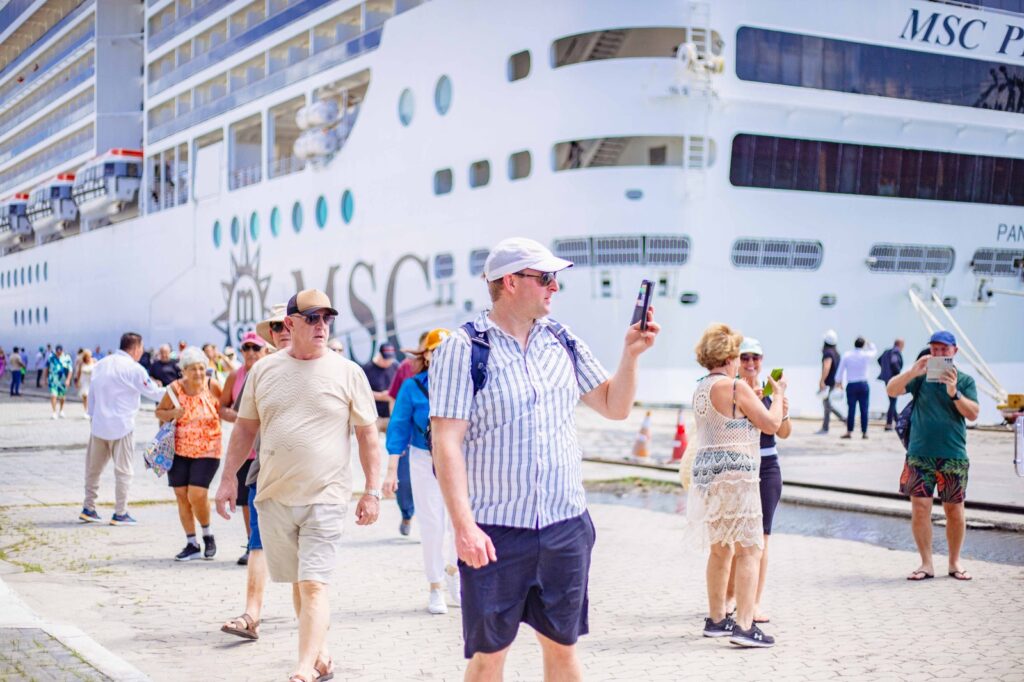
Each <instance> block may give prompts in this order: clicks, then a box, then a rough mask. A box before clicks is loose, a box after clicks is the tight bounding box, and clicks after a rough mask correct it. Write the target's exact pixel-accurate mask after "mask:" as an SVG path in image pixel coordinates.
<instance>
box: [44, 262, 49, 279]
mask: <svg viewBox="0 0 1024 682" xmlns="http://www.w3.org/2000/svg"><path fill="white" fill-rule="evenodd" d="M49 269H50V264H49V263H43V281H44V282H45V281H46V280H48V279H49V278H50V276H49V272H48V271H49Z"/></svg>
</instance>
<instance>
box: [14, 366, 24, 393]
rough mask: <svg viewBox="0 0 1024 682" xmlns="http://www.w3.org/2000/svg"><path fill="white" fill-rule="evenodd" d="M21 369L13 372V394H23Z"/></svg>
mask: <svg viewBox="0 0 1024 682" xmlns="http://www.w3.org/2000/svg"><path fill="white" fill-rule="evenodd" d="M21 378H22V376H21V370H20V369H18V370H15V371H13V372H11V395H21Z"/></svg>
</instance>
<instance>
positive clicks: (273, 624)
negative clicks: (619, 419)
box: [0, 403, 1024, 682]
mask: <svg viewBox="0 0 1024 682" xmlns="http://www.w3.org/2000/svg"><path fill="white" fill-rule="evenodd" d="M48 409H49V408H48V406H45V405H43V404H41V403H35V404H34V405H33V404H30V403H23V404H20V405H17V406H15V407H10V404H9V403H7V404H0V549H3V551H4V555H3V556H4V558H5V561H4V562H0V571H3V573H4V581H5V582H6V583H7V585H8V586H9V587H10V588H12V589H13V590H14V591H15V592H16V593H17V594H18V596H20V597H21V599H22V600H24V602H26V603H27V604H28V606H30V607H31V608H32V610H33V611H34V612H35V613H36V614H38V615H39V616H40V617H41V618H42V619H43V620H45V621H47V622H56V623H71V624H74V625H75V626H77V627H78V628H80V629H81V630H83V631H84V632H86V633H88V634H89V635H91V636H92V637H93V638H94V639H95V640H96V641H97V642H99V643H100V644H101V645H103V646H104V647H106V649H108V650H109V651H111V652H113V653H115V654H117V655H118V656H120V657H122V658H123V659H124V660H125V661H127V662H128V663H130V664H131V665H133V666H135V667H136V668H138V669H139V670H141V671H143V672H144V673H146V674H147V675H149V676H150V677H151V678H152V679H153V680H157V681H160V680H187V679H216V680H255V681H259V682H263V681H265V680H269V681H271V682H273V681H274V680H282V681H283V680H284V679H285V678H286V676H287V673H288V672H289V671H290V669H291V665H292V664H293V659H294V655H295V648H296V642H297V636H296V630H295V621H294V617H293V616H292V615H291V604H290V591H289V590H288V589H286V587H285V586H282V585H271V586H270V587H269V589H268V591H267V601H266V607H265V613H264V615H265V619H264V625H263V627H262V630H261V638H260V640H259V641H258V642H255V643H250V642H243V641H242V640H238V639H236V638H233V637H230V636H228V635H224V634H222V633H220V632H219V631H218V629H219V626H220V623H221V622H222V621H223V620H224V619H226V618H227V617H229V616H233V615H237V614H238V613H240V612H241V610H242V605H243V599H242V597H243V588H244V579H245V578H244V576H245V569H244V568H242V567H239V566H236V565H235V559H236V558H237V556H238V554H239V553H240V552H241V545H242V544H243V542H244V529H243V527H242V523H241V520H240V519H232V521H231V522H230V523H229V522H225V521H223V520H221V519H216V520H215V522H214V531H215V533H216V534H217V538H218V545H219V546H220V554H219V556H218V557H217V559H216V560H215V561H212V562H190V563H187V564H180V563H175V562H174V561H173V560H172V557H173V555H174V554H175V553H176V552H177V551H178V550H179V549H180V547H181V545H182V542H183V538H182V537H181V535H182V532H181V529H180V527H179V525H178V521H177V514H176V511H175V508H174V505H173V504H171V503H169V502H168V501H167V500H169V498H170V491H169V490H168V489H167V488H166V486H165V484H164V482H163V481H157V480H156V479H155V478H153V477H152V475H151V474H149V473H148V472H144V471H141V467H139V470H137V472H136V483H135V486H134V487H133V499H135V500H152V502H149V503H146V504H141V503H136V504H135V505H134V506H133V514H134V515H135V516H137V517H138V518H139V520H140V522H141V523H140V525H139V526H136V527H129V528H125V527H111V526H107V525H98V524H97V525H92V524H87V525H81V524H78V523H76V522H75V518H76V515H77V512H78V508H79V505H80V502H79V500H80V497H81V475H82V473H81V472H82V469H83V459H84V453H83V449H82V448H81V447H80V445H81V444H82V443H84V439H85V435H84V434H86V433H87V424H86V423H85V422H84V421H72V420H66V421H59V420H58V421H50V420H48V419H47V418H46V413H47V412H48ZM39 412H42V413H43V414H42V417H40V416H39V414H38V413H39ZM151 420H152V417H151V416H149V415H143V416H142V417H140V428H139V430H138V433H139V434H140V435H141V434H142V433H146V434H148V433H149V432H151V431H152V430H153V428H152V423H151ZM581 426H582V428H583V430H584V431H585V432H586V433H590V434H593V433H596V430H592V429H589V428H588V426H587V424H586V420H585V419H581ZM633 428H635V424H634V423H629V422H627V423H626V424H625V425H622V426H619V427H613V428H609V430H608V433H611V434H613V435H614V434H619V435H616V436H615V437H617V438H619V437H624V436H626V434H629V433H630V432H631V431H632V429H633ZM615 429H617V430H615ZM139 440H142V438H141V437H140V438H139ZM656 442H657V441H656ZM823 456H824V455H823ZM112 485H113V481H112V474H110V472H108V473H107V477H106V478H105V479H104V482H103V487H102V493H103V494H102V495H101V500H102V501H109V500H110V497H111V495H112ZM101 511H102V513H103V514H109V513H110V511H111V509H110V507H109V506H106V507H103V508H102V510H101ZM591 513H592V515H593V517H594V521H595V525H596V526H597V532H598V542H597V546H596V548H595V554H594V563H593V570H592V573H591V595H590V596H591V634H590V635H589V636H587V637H585V638H583V639H582V640H581V646H580V652H581V660H582V662H583V665H584V672H585V677H586V678H587V679H591V680H637V679H650V680H678V679H682V678H684V677H686V678H694V679H701V678H707V679H737V678H740V679H777V680H824V679H833V678H856V679H858V680H908V681H909V680H931V679H961V680H1024V663H1022V661H1024V638H1022V637H1019V636H1017V635H1016V630H1015V625H1014V624H1015V623H1016V622H1017V621H1018V620H1019V614H1020V613H1021V612H1022V610H1024V570H1022V569H1021V568H1020V567H1019V566H1008V565H1001V564H994V563H985V562H971V563H970V564H969V565H968V568H969V569H970V571H971V572H972V573H973V575H974V576H975V580H974V581H972V582H958V581H955V580H953V579H952V578H948V577H945V571H944V570H943V569H944V568H945V563H944V560H943V558H941V557H938V558H937V563H936V569H937V572H938V576H937V577H936V579H934V580H929V581H924V582H922V583H908V582H907V581H906V580H904V576H905V575H906V573H908V572H909V571H910V570H911V569H913V568H914V567H916V565H917V557H916V555H915V554H913V553H909V552H902V551H893V550H888V549H884V548H879V547H873V546H870V545H867V544H863V543H857V542H851V541H843V540H836V539H831V538H817V537H803V536H792V535H777V536H774V537H773V539H772V544H771V551H772V559H771V577H770V580H769V585H768V594H767V598H766V604H765V608H766V609H767V610H768V612H769V613H770V615H771V618H772V622H771V624H770V625H768V626H766V627H765V629H766V631H767V632H769V633H770V634H773V635H775V636H776V637H777V638H778V640H779V643H778V645H777V646H776V647H775V648H774V649H770V650H755V651H749V650H739V649H737V648H736V647H733V646H730V645H729V644H728V643H726V642H723V641H721V640H710V639H705V638H703V637H701V635H700V630H701V625H702V622H701V619H702V617H703V616H704V615H705V611H706V598H705V590H704V557H703V556H702V555H699V554H697V553H695V552H692V551H689V550H687V549H685V548H684V547H683V545H682V542H681V526H682V520H681V519H680V518H679V517H677V516H674V515H670V514H664V513H659V512H652V511H647V510H643V509H636V508H630V507H624V506H611V505H594V506H593V508H592V511H591ZM398 522H399V515H398V512H397V509H396V507H395V505H394V503H393V502H388V503H386V504H385V505H384V510H383V513H382V517H381V521H380V522H379V523H378V524H376V525H374V526H372V527H369V528H361V527H357V526H355V524H354V523H351V520H350V522H349V523H348V526H347V529H346V538H345V551H344V552H343V557H342V560H341V563H340V564H339V566H338V574H337V576H338V579H337V581H336V584H335V585H334V586H333V587H332V588H331V606H332V611H331V631H330V634H329V643H330V646H331V648H332V652H333V653H334V656H335V659H336V662H337V671H338V679H360V680H456V679H460V678H461V674H462V671H463V669H464V661H463V659H462V655H461V654H462V643H461V637H460V633H461V630H460V620H459V612H458V610H457V609H453V610H452V611H451V612H450V613H449V614H448V615H446V616H431V615H429V614H427V613H426V610H425V606H426V584H425V581H424V579H423V575H422V569H421V556H420V549H419V546H418V529H417V528H416V524H415V523H414V531H413V535H412V536H410V537H408V538H403V537H400V536H399V535H398V532H397V526H398ZM3 641H4V640H2V639H0V649H2V650H3V651H4V653H5V654H7V655H8V656H9V655H10V652H11V651H13V650H14V649H13V647H12V646H10V645H6V646H5V645H4V644H3ZM19 660H20V659H19ZM21 665H24V664H23V663H21ZM540 670H541V662H540V657H539V650H538V647H537V645H536V643H535V642H534V641H533V637H532V635H531V634H530V632H529V629H528V628H525V627H524V628H523V630H522V631H521V633H520V638H519V640H518V641H517V642H516V644H515V645H514V647H513V650H512V652H511V655H510V658H509V662H508V678H509V679H516V680H535V679H540ZM8 677H9V678H10V679H12V680H14V679H22V678H19V677H12V676H10V675H9V676H8ZM3 679H5V678H4V676H3V675H2V674H0V680H3ZM41 679H64V678H61V677H54V678H41ZM68 679H75V678H73V677H71V678H68Z"/></svg>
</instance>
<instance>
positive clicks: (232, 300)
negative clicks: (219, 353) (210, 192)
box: [213, 232, 270, 346]
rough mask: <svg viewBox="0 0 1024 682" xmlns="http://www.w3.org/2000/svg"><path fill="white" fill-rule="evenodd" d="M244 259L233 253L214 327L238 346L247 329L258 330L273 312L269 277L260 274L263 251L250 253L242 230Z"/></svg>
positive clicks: (226, 340) (226, 339)
mask: <svg viewBox="0 0 1024 682" xmlns="http://www.w3.org/2000/svg"><path fill="white" fill-rule="evenodd" d="M240 257H241V259H240V260H239V259H237V258H236V257H235V254H233V253H232V254H231V275H230V278H229V279H228V281H226V282H221V284H220V285H221V289H222V290H223V292H224V311H223V312H222V313H221V314H220V315H218V316H217V317H216V318H215V319H214V320H213V326H214V327H216V328H217V329H218V330H219V331H220V332H222V333H223V334H224V339H225V343H227V344H229V345H233V346H238V345H239V344H241V342H242V337H243V336H244V335H245V333H246V332H250V331H255V330H256V323H257V322H259V321H260V320H262V319H264V318H265V317H267V316H268V315H269V314H270V308H269V306H268V305H267V290H268V289H269V288H270V276H269V275H267V276H266V277H263V276H261V275H260V250H259V249H258V248H257V249H256V252H255V253H254V254H252V255H250V253H249V240H248V239H247V238H246V235H245V233H244V232H243V233H242V250H241V254H240Z"/></svg>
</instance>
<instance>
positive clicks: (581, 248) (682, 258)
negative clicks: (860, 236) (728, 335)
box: [474, 235, 1024, 277]
mask: <svg viewBox="0 0 1024 682" xmlns="http://www.w3.org/2000/svg"><path fill="white" fill-rule="evenodd" d="M690 250H691V247H690V238H689V237H687V236H685V235H612V236H605V237H574V238H570V239H558V240H555V242H554V252H555V254H556V255H557V256H558V257H560V258H564V259H566V260H569V261H572V262H573V264H575V265H576V266H579V267H588V266H592V267H602V266H605V267H608V266H623V265H648V266H659V267H671V266H681V265H685V264H686V263H687V262H688V261H689V258H690ZM824 255H825V248H824V246H823V245H822V243H821V242H820V241H816V240H799V239H772V238H768V239H760V238H751V237H743V238H740V239H737V240H736V241H735V242H734V243H733V245H732V249H731V253H730V261H731V262H732V265H733V266H734V267H736V268H754V269H767V270H817V269H818V268H820V267H821V264H822V260H823V259H824ZM955 260H956V252H955V250H954V249H953V247H951V246H943V245H931V244H893V243H879V244H874V245H872V247H871V250H870V251H869V253H868V257H867V259H866V263H867V266H868V270H869V271H871V272H878V273H907V274H915V273H916V274H932V275H944V274H949V273H950V272H952V270H953V264H954V262H955ZM970 267H971V271H972V272H973V273H974V274H976V275H986V276H990V277H1019V276H1021V274H1022V273H1024V249H996V248H981V249H978V250H976V251H975V252H974V256H973V257H972V258H971V261H970ZM474 274H476V273H474Z"/></svg>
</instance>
